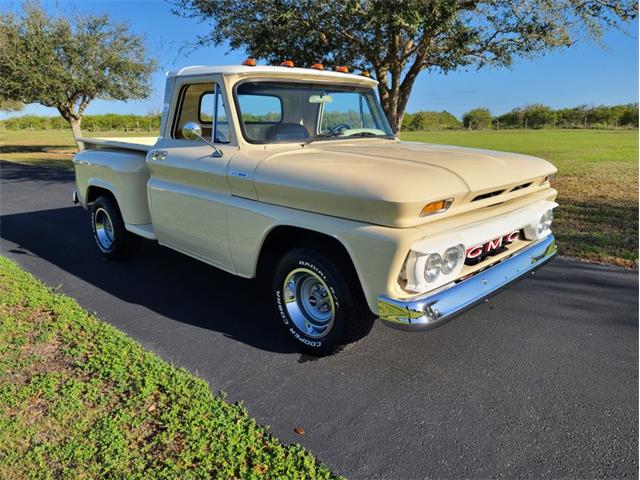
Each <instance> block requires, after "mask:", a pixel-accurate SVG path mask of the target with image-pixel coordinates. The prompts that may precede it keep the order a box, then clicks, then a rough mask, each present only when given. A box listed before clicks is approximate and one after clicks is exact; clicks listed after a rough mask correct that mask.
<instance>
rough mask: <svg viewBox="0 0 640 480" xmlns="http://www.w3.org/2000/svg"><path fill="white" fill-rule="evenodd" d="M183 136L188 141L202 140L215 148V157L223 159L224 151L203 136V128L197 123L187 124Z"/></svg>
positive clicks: (183, 127) (184, 126)
mask: <svg viewBox="0 0 640 480" xmlns="http://www.w3.org/2000/svg"><path fill="white" fill-rule="evenodd" d="M181 131H182V136H183V137H184V138H186V139H187V140H201V141H203V142H204V143H206V144H207V145H209V146H210V147H211V148H213V153H212V154H211V156H213V157H221V156H222V150H219V149H218V147H216V146H215V145H214V144H213V143H211V142H210V141H209V140H207V139H206V138H204V137H203V136H202V128H201V127H200V124H198V123H197V122H187V123H185V124H184V125H183V126H182V130H181Z"/></svg>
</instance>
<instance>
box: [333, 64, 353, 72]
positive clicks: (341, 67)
mask: <svg viewBox="0 0 640 480" xmlns="http://www.w3.org/2000/svg"><path fill="white" fill-rule="evenodd" d="M334 70H335V71H336V72H340V73H349V67H347V66H344V65H341V66H339V67H336V68H334Z"/></svg>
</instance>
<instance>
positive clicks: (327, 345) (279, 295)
mask: <svg viewBox="0 0 640 480" xmlns="http://www.w3.org/2000/svg"><path fill="white" fill-rule="evenodd" d="M309 253H310V252H309ZM309 253H307V251H304V250H299V251H294V252H291V253H289V254H287V255H286V256H285V257H284V258H283V259H282V261H281V262H280V264H279V265H278V267H277V269H276V272H275V275H274V279H273V284H272V287H271V290H272V296H273V300H274V303H275V308H276V311H277V316H278V319H279V321H280V323H281V324H282V325H283V326H284V327H285V330H287V332H288V333H289V335H290V336H291V337H292V338H293V339H294V340H295V341H296V343H298V344H299V345H300V346H302V347H303V348H304V349H305V350H307V351H310V352H312V353H316V354H324V353H330V352H332V351H334V350H335V349H336V348H337V347H338V346H339V345H340V343H341V341H342V338H343V336H344V330H345V325H346V312H345V308H344V306H343V303H342V302H341V299H342V297H343V295H344V294H345V293H346V292H343V291H342V290H343V286H342V282H341V281H340V279H339V278H337V274H336V273H334V272H333V268H332V266H331V265H330V264H329V262H327V261H326V260H324V259H323V258H322V257H321V255H320V254H317V255H316V254H311V255H310V254H309ZM297 268H305V269H308V270H311V271H312V272H314V273H315V274H316V275H318V276H319V277H320V278H321V279H322V280H323V281H324V282H325V284H326V285H327V287H328V288H329V292H330V294H331V296H332V298H333V302H334V306H335V318H334V323H333V326H332V327H331V331H330V332H329V333H328V334H327V335H325V336H323V337H321V338H312V337H308V336H306V335H305V334H304V332H302V331H301V330H299V329H298V327H296V325H295V323H294V322H293V321H292V320H291V318H290V317H289V314H288V312H287V309H286V306H285V304H284V290H283V288H284V280H285V279H286V277H287V276H288V275H289V273H290V272H292V271H293V270H295V269H297Z"/></svg>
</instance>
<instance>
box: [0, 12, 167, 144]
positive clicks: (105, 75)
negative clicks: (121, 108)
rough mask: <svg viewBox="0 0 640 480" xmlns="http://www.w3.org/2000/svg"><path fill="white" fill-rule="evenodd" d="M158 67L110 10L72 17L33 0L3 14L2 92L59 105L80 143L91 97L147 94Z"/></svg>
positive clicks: (0, 28) (0, 40)
mask: <svg viewBox="0 0 640 480" xmlns="http://www.w3.org/2000/svg"><path fill="white" fill-rule="evenodd" d="M154 70H155V62H154V61H153V60H150V59H148V58H147V56H146V53H145V48H144V44H143V40H142V38H141V37H139V36H137V35H133V34H132V33H131V32H130V31H129V28H128V27H127V25H125V24H122V23H114V22H113V21H111V19H110V18H109V16H107V15H98V16H94V15H83V16H82V17H81V18H77V19H76V20H74V21H69V20H68V19H66V18H64V17H62V16H59V17H56V16H50V15H48V14H47V12H45V11H44V10H43V9H42V7H41V6H40V5H39V4H38V3H35V2H26V3H24V4H23V12H22V15H20V16H17V15H14V14H12V13H3V14H0V97H2V98H7V99H11V100H14V101H18V102H22V103H39V104H41V105H44V106H47V107H54V108H56V109H57V110H58V112H60V115H61V116H62V117H63V118H64V119H65V120H66V121H67V122H69V124H70V125H71V130H72V131H73V136H74V138H75V139H76V144H78V141H77V139H78V137H80V136H81V122H82V116H83V114H84V111H85V110H86V108H87V106H88V105H89V104H90V103H91V101H92V100H94V99H96V98H99V99H105V100H129V99H141V98H146V97H147V96H148V95H149V93H150V91H151V86H150V82H149V80H150V75H151V73H152V72H153V71H154ZM78 148H81V146H80V145H79V144H78Z"/></svg>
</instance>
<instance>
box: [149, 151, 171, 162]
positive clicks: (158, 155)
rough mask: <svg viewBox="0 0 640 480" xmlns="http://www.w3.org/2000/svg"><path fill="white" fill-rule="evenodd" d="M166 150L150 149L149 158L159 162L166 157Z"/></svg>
mask: <svg viewBox="0 0 640 480" xmlns="http://www.w3.org/2000/svg"><path fill="white" fill-rule="evenodd" d="M167 155H168V152H167V151H166V150H152V151H151V160H154V161H156V162H161V161H162V160H164V159H165V158H167Z"/></svg>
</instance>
